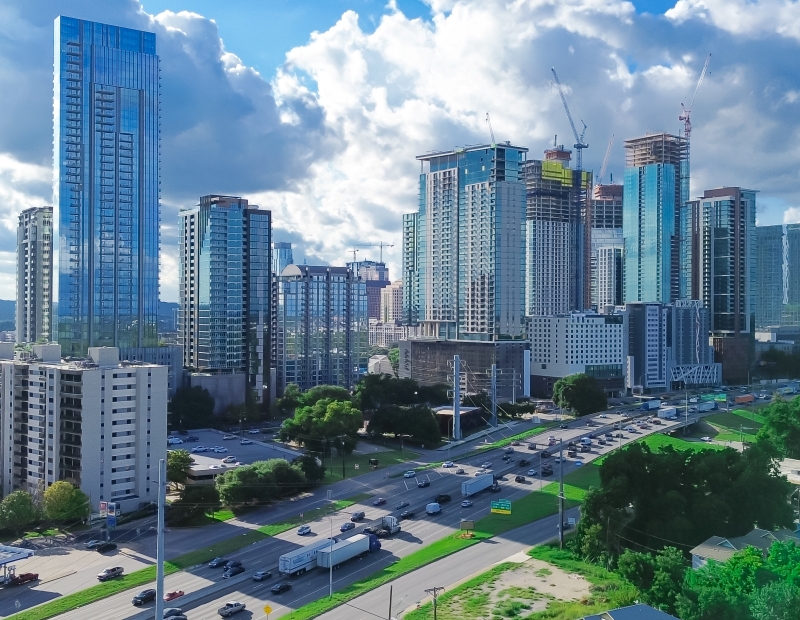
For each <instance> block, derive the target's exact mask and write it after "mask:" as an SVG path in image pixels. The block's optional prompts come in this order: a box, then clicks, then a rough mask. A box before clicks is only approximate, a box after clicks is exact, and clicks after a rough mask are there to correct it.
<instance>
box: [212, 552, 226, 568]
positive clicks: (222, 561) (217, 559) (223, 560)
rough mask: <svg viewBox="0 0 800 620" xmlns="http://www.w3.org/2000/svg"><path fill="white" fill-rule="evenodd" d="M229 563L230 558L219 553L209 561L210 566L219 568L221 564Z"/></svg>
mask: <svg viewBox="0 0 800 620" xmlns="http://www.w3.org/2000/svg"><path fill="white" fill-rule="evenodd" d="M227 563H228V559H227V558H224V557H222V556H221V555H218V556H217V557H215V558H214V559H213V560H211V561H210V562H209V563H208V567H209V568H219V567H221V566H225V565H226V564H227Z"/></svg>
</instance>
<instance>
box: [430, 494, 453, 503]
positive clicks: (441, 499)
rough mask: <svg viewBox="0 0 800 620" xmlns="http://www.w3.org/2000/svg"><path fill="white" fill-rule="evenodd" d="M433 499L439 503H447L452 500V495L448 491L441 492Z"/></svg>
mask: <svg viewBox="0 0 800 620" xmlns="http://www.w3.org/2000/svg"><path fill="white" fill-rule="evenodd" d="M433 501H434V502H436V503H437V504H445V503H447V502H449V501H450V496H449V495H448V494H447V493H439V495H437V496H436V499H434V500H433Z"/></svg>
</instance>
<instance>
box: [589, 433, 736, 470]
mask: <svg viewBox="0 0 800 620" xmlns="http://www.w3.org/2000/svg"><path fill="white" fill-rule="evenodd" d="M704 434H708V433H704ZM692 436H693V435H690V437H692ZM698 436H699V435H698ZM637 442H639V443H643V444H646V445H647V446H648V447H649V448H650V449H651V450H652V451H653V452H655V451H656V450H658V449H659V448H662V447H665V446H671V447H672V448H674V449H675V450H695V451H696V450H724V449H725V446H720V445H718V444H713V443H703V442H701V441H686V440H684V439H681V438H680V437H672V436H671V435H662V434H661V433H654V434H652V435H647V436H646V437H642V438H641V439H638V440H637ZM609 454H612V453H611V452H609V453H608V454H604V455H603V456H601V457H600V458H599V459H596V460H594V461H592V464H594V465H595V466H598V467H599V466H600V465H602V464H603V461H605V460H606V459H607V458H608V455H609Z"/></svg>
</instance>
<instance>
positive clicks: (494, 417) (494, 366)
mask: <svg viewBox="0 0 800 620" xmlns="http://www.w3.org/2000/svg"><path fill="white" fill-rule="evenodd" d="M487 117H488V112H487ZM492 426H493V427H495V428H497V364H492Z"/></svg>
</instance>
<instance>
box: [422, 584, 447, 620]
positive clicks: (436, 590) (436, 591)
mask: <svg viewBox="0 0 800 620" xmlns="http://www.w3.org/2000/svg"><path fill="white" fill-rule="evenodd" d="M425 592H426V593H427V594H430V595H432V596H433V620H436V597H437V596H439V592H444V588H439V587H433V588H430V589H429V590H425Z"/></svg>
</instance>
